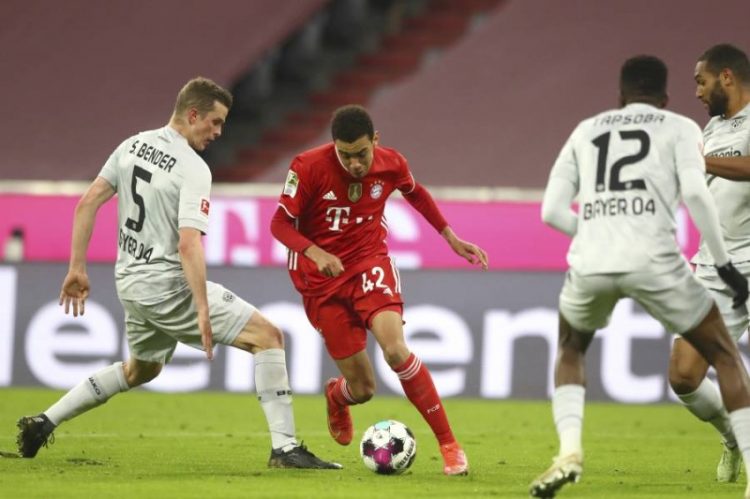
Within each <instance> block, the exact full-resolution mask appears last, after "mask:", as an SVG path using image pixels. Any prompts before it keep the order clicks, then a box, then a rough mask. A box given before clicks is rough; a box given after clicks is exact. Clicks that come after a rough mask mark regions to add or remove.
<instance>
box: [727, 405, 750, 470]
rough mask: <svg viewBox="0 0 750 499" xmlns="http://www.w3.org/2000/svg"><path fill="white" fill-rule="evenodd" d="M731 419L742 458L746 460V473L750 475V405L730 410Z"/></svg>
mask: <svg viewBox="0 0 750 499" xmlns="http://www.w3.org/2000/svg"><path fill="white" fill-rule="evenodd" d="M729 419H730V421H731V422H732V430H733V431H734V436H735V438H736V439H737V445H738V446H739V449H740V452H741V453H742V460H743V461H745V473H746V474H747V476H750V407H743V408H742V409H737V410H736V411H732V412H730V413H729Z"/></svg>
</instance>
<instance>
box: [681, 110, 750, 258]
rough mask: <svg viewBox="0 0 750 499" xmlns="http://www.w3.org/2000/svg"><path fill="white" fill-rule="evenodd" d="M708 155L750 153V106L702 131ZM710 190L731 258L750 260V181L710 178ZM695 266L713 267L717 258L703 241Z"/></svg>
mask: <svg viewBox="0 0 750 499" xmlns="http://www.w3.org/2000/svg"><path fill="white" fill-rule="evenodd" d="M703 140H704V141H705V145H704V147H703V151H704V155H705V156H707V157H708V156H747V155H749V154H750V105H748V106H745V108H744V109H742V111H740V112H739V113H737V114H736V115H735V116H734V117H733V118H730V119H724V118H723V117H721V116H714V117H713V118H712V119H711V121H709V122H708V124H707V125H706V128H705V129H704V130H703ZM707 179H708V190H709V191H711V195H712V196H713V197H714V200H715V202H716V208H717V210H718V212H719V222H720V223H721V233H722V235H723V236H724V242H725V243H726V245H727V251H728V252H729V257H730V258H731V260H732V261H733V262H735V263H739V262H747V261H750V182H740V181H736V180H727V179H725V178H721V177H716V176H714V175H708V177H707ZM692 261H693V263H697V264H702V265H713V264H714V259H713V257H712V256H711V253H710V252H709V251H708V248H707V247H706V244H705V241H701V245H700V248H699V250H698V253H696V255H695V256H694V257H693V260H692Z"/></svg>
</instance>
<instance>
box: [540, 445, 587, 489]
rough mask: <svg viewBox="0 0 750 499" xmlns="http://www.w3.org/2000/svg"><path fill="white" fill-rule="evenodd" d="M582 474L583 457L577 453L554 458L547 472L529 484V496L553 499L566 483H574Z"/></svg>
mask: <svg viewBox="0 0 750 499" xmlns="http://www.w3.org/2000/svg"><path fill="white" fill-rule="evenodd" d="M581 474H583V457H582V456H581V454H579V453H573V454H568V455H567V456H564V457H560V456H558V457H556V458H555V459H554V462H553V463H552V466H550V467H549V468H547V471H545V472H544V473H542V474H541V475H539V476H538V477H536V479H535V480H534V481H533V482H531V486H530V487H529V494H530V495H531V496H532V497H555V494H556V493H557V491H558V490H560V489H561V488H562V486H563V485H565V484H566V483H576V482H578V480H580V479H581Z"/></svg>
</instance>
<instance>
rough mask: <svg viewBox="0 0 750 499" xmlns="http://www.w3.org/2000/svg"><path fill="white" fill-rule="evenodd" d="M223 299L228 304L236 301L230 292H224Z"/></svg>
mask: <svg viewBox="0 0 750 499" xmlns="http://www.w3.org/2000/svg"><path fill="white" fill-rule="evenodd" d="M221 298H222V300H224V301H225V302H227V303H232V302H233V301H234V294H232V293H231V292H230V291H224V295H223V296H222V297H221Z"/></svg>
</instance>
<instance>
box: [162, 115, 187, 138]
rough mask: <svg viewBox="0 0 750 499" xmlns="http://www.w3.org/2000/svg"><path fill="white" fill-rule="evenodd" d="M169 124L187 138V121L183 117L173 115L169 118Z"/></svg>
mask: <svg viewBox="0 0 750 499" xmlns="http://www.w3.org/2000/svg"><path fill="white" fill-rule="evenodd" d="M167 126H169V127H170V128H172V129H173V130H174V131H176V132H177V133H179V134H180V135H182V136H183V137H185V138H186V139H187V129H186V126H185V123H184V122H183V121H182V120H181V119H179V118H177V117H176V116H172V117H171V118H170V119H169V123H167Z"/></svg>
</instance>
